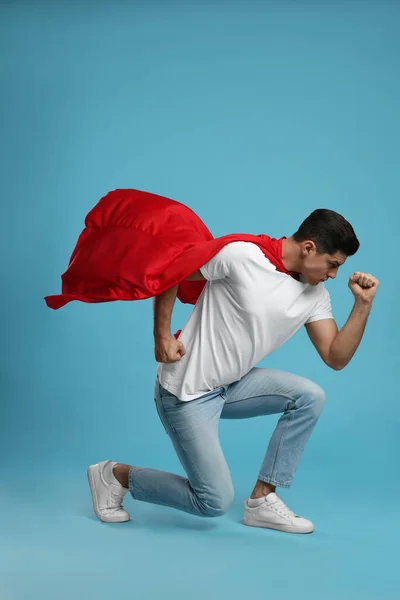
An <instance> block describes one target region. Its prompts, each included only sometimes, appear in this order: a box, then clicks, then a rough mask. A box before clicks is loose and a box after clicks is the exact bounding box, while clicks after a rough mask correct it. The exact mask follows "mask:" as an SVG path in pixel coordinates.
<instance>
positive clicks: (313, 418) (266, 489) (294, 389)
mask: <svg viewBox="0 0 400 600" xmlns="http://www.w3.org/2000/svg"><path fill="white" fill-rule="evenodd" d="M324 400H325V394H324V391H323V390H322V389H321V388H320V387H319V386H318V385H317V384H315V383H313V382H312V381H310V380H308V379H305V378H304V377H298V376H296V375H292V374H291V373H285V372H283V371H276V370H273V369H260V368H254V369H252V370H251V371H250V372H249V373H248V374H247V375H245V377H243V378H242V379H241V380H240V381H238V382H235V383H233V384H231V385H230V386H228V388H227V391H226V400H225V405H224V408H223V411H222V414H221V418H223V419H246V418H250V417H256V416H262V415H270V414H275V413H283V414H282V416H281V417H280V419H279V421H278V424H277V426H276V428H275V431H274V433H273V435H272V437H271V440H270V442H269V445H268V449H267V452H266V454H265V457H264V461H263V463H262V465H261V469H260V472H259V475H258V480H257V482H256V485H255V487H254V489H253V492H252V494H251V499H250V500H249V501H248V505H247V507H248V510H250V509H252V508H256V507H257V506H258V504H257V503H258V502H259V500H260V499H262V498H264V499H266V498H268V502H272V501H273V502H275V501H276V502H278V504H277V505H276V506H275V507H274V508H275V509H277V510H278V509H279V510H280V511H281V510H283V509H282V506H280V505H279V502H281V501H280V499H278V498H277V497H276V496H275V494H274V492H275V488H276V486H279V487H284V488H288V487H290V485H291V483H292V481H293V478H294V476H295V473H296V470H297V467H298V464H299V462H300V459H301V456H302V454H303V451H304V448H305V446H306V444H307V441H308V439H309V437H310V435H311V433H312V431H313V429H314V427H315V425H316V423H317V421H318V418H319V416H320V414H321V411H322V408H323V405H324ZM266 501H267V500H266ZM282 504H283V503H282ZM283 506H285V505H283ZM270 508H271V509H272V506H271V507H270ZM286 508H287V507H285V509H286ZM264 512H265V510H264ZM288 513H291V511H288ZM292 514H293V513H292ZM302 521H305V520H302ZM307 523H310V522H307ZM299 524H300V521H299V520H297V521H296V522H295V523H294V525H293V528H295V527H296V526H297V527H298V526H299ZM281 525H282V523H281V524H280V526H278V527H275V528H277V529H282V528H283V530H285V531H292V530H294V529H293V528H291V527H292V526H291V525H290V526H289V525H288V526H287V528H286V529H285V528H284V526H281ZM300 525H302V526H303V528H305V529H308V530H311V531H312V528H311V526H312V524H311V523H310V524H309V525H306V524H305V523H301V524H300ZM261 526H271V525H261Z"/></svg>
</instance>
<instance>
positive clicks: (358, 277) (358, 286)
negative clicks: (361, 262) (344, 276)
mask: <svg viewBox="0 0 400 600" xmlns="http://www.w3.org/2000/svg"><path fill="white" fill-rule="evenodd" d="M378 286H379V281H378V280H377V278H376V277H373V276H372V275H371V273H360V272H359V271H356V272H355V273H353V275H352V276H351V277H350V279H349V288H350V289H351V291H352V292H353V294H354V297H355V299H356V300H361V301H363V302H372V300H373V299H374V298H375V294H376V292H377V290H378Z"/></svg>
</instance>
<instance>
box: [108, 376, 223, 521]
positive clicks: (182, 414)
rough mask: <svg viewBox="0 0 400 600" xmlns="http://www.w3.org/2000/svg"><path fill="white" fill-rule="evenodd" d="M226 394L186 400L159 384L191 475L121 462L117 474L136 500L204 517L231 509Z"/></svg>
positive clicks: (161, 405)
mask: <svg viewBox="0 0 400 600" xmlns="http://www.w3.org/2000/svg"><path fill="white" fill-rule="evenodd" d="M221 391H223V388H221V389H220V390H217V391H214V392H211V393H210V394H207V395H205V396H202V397H201V398H198V399H197V400H192V401H190V402H181V401H180V400H178V398H176V397H175V396H173V395H172V394H170V393H169V392H167V390H164V389H163V388H161V387H160V386H159V384H158V382H156V386H155V402H156V406H157V410H158V413H159V416H160V419H161V421H162V423H163V425H164V428H165V430H166V432H167V433H168V435H169V437H170V439H171V441H172V443H173V445H174V448H175V451H176V453H177V455H178V458H179V459H180V461H181V463H182V466H183V468H184V469H185V472H186V474H187V477H181V476H180V475H175V474H173V473H167V472H165V471H158V470H156V469H148V468H142V467H138V466H133V467H131V466H129V465H121V464H119V463H117V464H116V465H115V467H114V470H113V472H114V476H115V477H116V479H117V480H118V481H119V482H120V483H121V484H122V485H124V486H126V487H129V490H130V492H131V494H132V496H133V498H135V499H136V500H142V501H144V502H151V503H153V504H161V505H164V506H170V507H172V508H177V509H179V510H182V511H185V512H188V513H191V514H193V515H198V516H204V517H217V516H220V515H222V514H223V513H224V512H225V511H226V510H227V508H228V507H229V506H230V504H231V503H232V501H233V485H232V480H231V476H230V473H229V469H228V466H227V464H226V461H225V458H224V455H223V453H222V449H221V446H220V443H219V437H218V423H219V419H220V415H221V411H222V408H223V404H224V399H223V397H222V396H221Z"/></svg>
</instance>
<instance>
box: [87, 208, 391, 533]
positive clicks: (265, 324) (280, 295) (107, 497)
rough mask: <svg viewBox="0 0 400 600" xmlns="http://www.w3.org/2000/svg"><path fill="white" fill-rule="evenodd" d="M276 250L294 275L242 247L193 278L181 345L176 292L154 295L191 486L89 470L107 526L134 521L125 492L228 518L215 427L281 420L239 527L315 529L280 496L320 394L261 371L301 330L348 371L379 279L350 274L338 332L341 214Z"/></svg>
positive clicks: (117, 467)
mask: <svg viewBox="0 0 400 600" xmlns="http://www.w3.org/2000/svg"><path fill="white" fill-rule="evenodd" d="M280 242H281V256H280V259H281V261H282V263H283V265H284V267H285V269H286V271H287V272H282V271H279V270H277V269H276V267H275V266H274V265H273V264H272V263H271V261H270V260H269V259H268V258H267V256H266V255H265V254H264V253H263V252H262V251H261V249H260V248H259V247H257V245H256V244H254V243H249V242H246V241H235V242H233V243H229V244H227V245H225V246H224V247H223V248H222V250H220V251H219V252H218V253H217V254H216V255H215V256H213V258H212V259H211V260H209V261H208V262H207V263H206V264H204V265H203V266H202V267H201V268H200V269H199V270H197V271H196V272H194V273H193V274H192V275H190V276H189V277H188V278H187V279H188V280H190V281H200V280H207V281H208V283H207V284H206V286H205V288H204V290H203V292H202V294H201V296H200V298H199V300H198V301H197V303H196V305H195V307H194V309H193V311H192V313H191V315H190V317H189V319H188V321H187V323H186V325H185V326H184V328H183V330H182V332H181V333H180V335H179V338H178V339H175V337H173V336H172V335H171V333H170V320H171V313H172V309H173V305H174V302H175V298H176V294H177V288H178V286H174V287H173V288H171V289H169V290H166V291H165V292H163V293H162V294H160V295H159V296H157V297H156V298H155V302H154V319H155V320H154V336H155V357H156V360H157V361H158V362H159V363H160V365H159V367H158V373H157V380H156V384H155V402H156V406H157V410H158V414H159V417H160V419H161V421H162V423H163V425H164V428H165V430H166V432H167V433H168V435H169V437H170V439H171V441H172V444H173V446H174V448H175V451H176V453H177V455H178V457H179V459H180V461H181V463H182V465H183V468H184V469H185V472H186V474H187V477H186V478H185V477H181V476H178V475H175V474H172V473H166V472H162V471H157V470H154V469H146V468H142V467H138V466H130V465H126V464H121V463H115V462H112V461H110V460H107V461H103V462H100V463H98V464H96V465H91V466H90V467H89V470H88V475H89V481H90V487H91V491H92V497H93V503H94V509H95V512H96V514H97V516H98V517H99V519H101V520H102V521H109V522H110V521H111V522H122V521H127V520H128V519H129V518H130V517H129V514H128V513H127V512H126V511H125V510H124V509H123V507H122V500H123V497H124V495H125V493H127V492H128V490H129V491H130V492H131V495H132V496H133V498H135V499H137V500H143V501H145V502H152V503H154V504H161V505H166V506H170V507H174V508H177V509H179V510H183V511H186V512H188V513H191V514H193V515H198V516H207V517H217V516H220V515H222V514H224V513H225V512H226V510H227V509H228V507H229V506H230V504H231V503H232V501H233V493H234V492H233V485H232V480H231V476H230V472H229V469H228V466H227V464H226V462H225V458H224V456H223V453H222V450H221V447H220V443H219V438H218V423H219V419H220V418H226V419H243V418H248V417H255V416H260V415H268V414H276V413H282V415H281V417H280V418H279V421H278V423H277V426H276V428H275V431H274V433H273V435H272V437H271V440H270V442H269V445H268V448H267V451H266V455H265V458H264V460H263V463H262V465H261V468H260V471H259V475H258V479H257V481H256V483H255V486H254V489H253V491H252V493H251V494H250V497H249V498H248V499H247V500H246V501H245V506H244V523H245V524H246V525H251V526H255V527H265V528H272V529H277V530H281V531H285V532H289V533H310V532H312V531H313V529H314V526H313V524H312V522H311V521H309V520H307V519H305V518H302V517H299V516H298V515H296V514H295V513H294V512H293V511H292V510H290V509H289V508H288V507H287V506H286V505H285V503H284V502H283V500H282V499H281V498H280V497H279V496H278V495H277V494H276V488H277V487H282V488H288V487H290V485H291V483H292V481H293V478H294V475H295V472H296V469H297V467H298V464H299V461H300V458H301V456H302V454H303V451H304V448H305V446H306V443H307V441H308V439H309V437H310V435H311V433H312V431H313V428H314V426H315V424H316V423H317V421H318V418H319V416H320V414H321V411H322V408H323V404H324V399H325V394H324V391H323V390H322V389H321V388H320V387H319V386H318V385H316V384H315V383H313V382H312V381H309V380H307V379H305V378H303V377H299V376H297V375H293V374H290V373H285V372H283V371H276V370H272V369H265V368H257V367H256V365H257V363H258V362H259V361H260V360H261V359H262V358H264V357H265V356H267V355H268V354H270V353H271V352H273V351H274V350H275V349H277V348H278V347H279V346H281V345H282V344H283V343H284V342H285V341H286V340H287V339H289V338H290V337H291V336H292V335H293V334H294V333H295V332H296V331H298V330H299V328H300V327H301V326H302V325H305V327H306V330H307V333H308V335H309V337H310V339H311V341H312V343H313V344H314V346H315V347H316V349H317V351H318V352H319V354H320V356H321V358H322V359H323V361H324V362H325V363H326V364H327V365H328V366H329V367H331V368H332V369H335V370H340V369H343V368H344V367H345V366H346V365H347V364H348V363H349V362H350V360H351V358H352V357H353V355H354V353H355V352H356V350H357V347H358V345H359V344H360V341H361V338H362V336H363V333H364V330H365V326H366V323H367V319H368V315H369V313H370V310H371V307H372V302H373V299H374V297H375V294H376V291H377V288H378V285H379V282H378V280H377V279H376V278H375V277H373V276H372V275H371V274H369V273H360V272H355V273H354V274H353V275H352V276H351V277H350V279H349V283H348V285H349V288H350V290H351V292H352V293H353V295H354V300H355V302H354V306H353V309H352V311H351V314H350V316H349V318H348V320H347V322H346V324H345V325H344V327H343V328H342V329H341V330H340V331H338V328H337V326H336V323H335V321H334V319H333V316H332V311H331V303H330V296H329V293H328V291H327V290H326V288H325V286H324V282H325V281H326V280H327V279H329V278H331V279H335V277H336V275H337V272H338V269H339V268H340V266H341V265H343V264H344V262H345V261H346V259H347V257H348V256H352V255H354V254H355V253H356V252H357V250H358V247H359V242H358V240H357V237H356V235H355V233H354V230H353V228H352V226H351V225H350V223H348V222H347V221H346V220H345V219H344V218H343V217H342V216H341V215H339V214H338V213H336V212H334V211H330V210H326V209H319V210H316V211H314V212H313V213H312V214H311V215H310V216H309V217H308V218H307V219H306V220H305V221H304V222H303V223H302V225H301V226H300V228H299V230H298V231H297V232H296V233H294V234H293V235H292V236H291V237H289V238H282V239H281V240H280ZM289 273H291V274H289ZM296 273H297V274H298V276H297V278H296V276H293V274H296Z"/></svg>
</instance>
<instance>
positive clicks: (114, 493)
mask: <svg viewBox="0 0 400 600" xmlns="http://www.w3.org/2000/svg"><path fill="white" fill-rule="evenodd" d="M125 493H126V492H125V491H124V489H123V488H122V490H121V489H117V490H116V489H115V488H114V486H111V499H112V500H113V502H115V503H116V506H115V507H113V508H115V509H116V510H119V509H120V508H123V506H122V501H123V499H124V496H125Z"/></svg>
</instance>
